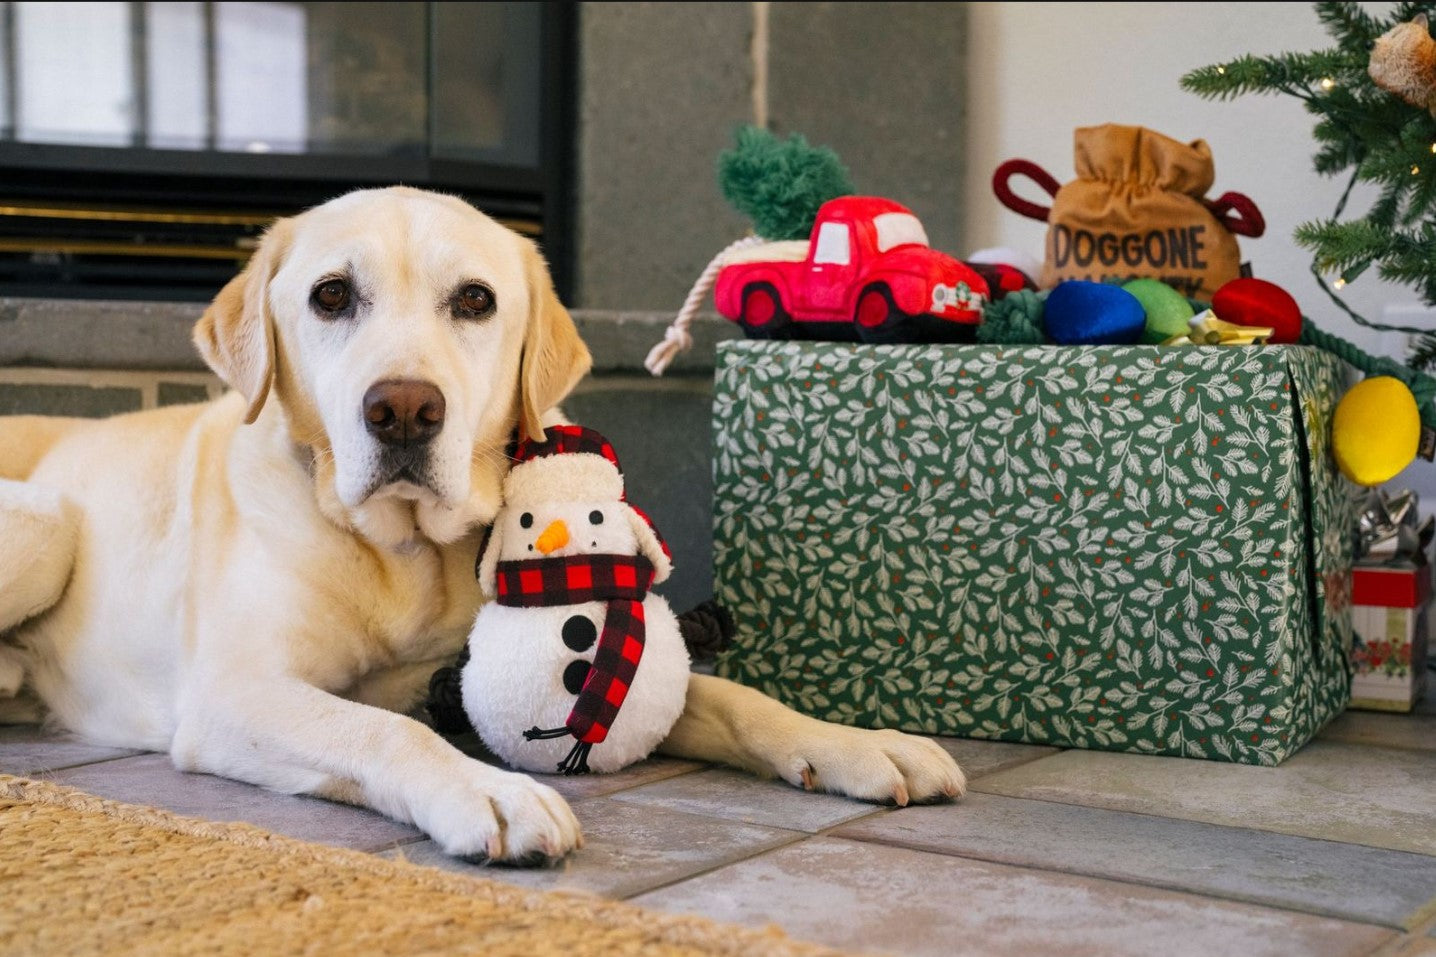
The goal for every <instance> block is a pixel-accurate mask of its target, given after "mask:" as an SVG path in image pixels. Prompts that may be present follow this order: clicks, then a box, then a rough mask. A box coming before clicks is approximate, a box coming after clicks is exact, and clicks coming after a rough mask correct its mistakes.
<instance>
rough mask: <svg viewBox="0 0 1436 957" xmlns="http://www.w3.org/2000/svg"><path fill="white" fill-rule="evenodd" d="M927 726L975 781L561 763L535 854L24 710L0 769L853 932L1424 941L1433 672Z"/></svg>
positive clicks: (1432, 819)
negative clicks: (1160, 704)
mask: <svg viewBox="0 0 1436 957" xmlns="http://www.w3.org/2000/svg"><path fill="white" fill-rule="evenodd" d="M1433 686H1436V682H1433ZM458 743H459V744H460V745H461V746H462V747H465V749H466V750H469V751H470V753H477V749H476V748H475V742H473V741H472V740H470V741H460V742H458ZM941 743H942V745H943V746H944V747H945V748H947V749H948V750H949V751H950V752H951V753H952V754H953V755H954V756H955V757H956V758H957V759H958V761H959V763H961V764H962V765H963V766H964V768H965V769H966V771H967V773H968V777H969V780H970V782H971V791H970V793H969V795H968V797H967V798H966V799H964V800H963V801H961V802H959V803H957V804H952V805H944V806H936V807H914V808H901V809H893V808H879V807H875V806H872V805H868V804H862V803H859V802H856V801H849V800H846V799H844V798H838V797H833V796H829V795H811V794H804V793H802V792H800V791H797V790H794V789H792V788H790V787H788V786H787V785H784V784H781V783H777V782H765V781H758V780H754V779H753V778H750V777H747V776H745V775H742V774H738V773H736V772H733V771H729V770H725V769H722V768H711V767H705V766H702V765H699V764H696V763H693V762H686V761H673V760H667V759H658V760H652V761H648V762H645V763H643V764H642V765H639V766H637V767H634V768H630V769H628V770H627V771H625V772H622V773H620V774H617V775H607V776H592V777H585V778H559V779H555V780H552V782H551V783H553V784H554V785H555V786H556V787H558V789H559V790H560V791H561V792H563V793H564V795H565V796H566V797H567V798H568V799H569V800H570V801H571V802H573V806H574V809H575V811H576V812H577V814H578V817H579V819H580V820H581V821H582V822H583V825H584V829H585V833H586V835H587V838H588V843H587V846H586V847H585V848H584V849H583V850H582V851H580V852H578V853H576V854H575V855H573V856H572V857H571V858H570V859H569V860H568V861H566V862H564V863H563V864H561V865H559V866H557V867H554V868H551V869H543V870H516V869H509V868H477V867H475V866H473V865H468V864H464V863H462V862H459V861H455V860H452V859H450V858H446V857H445V856H444V855H443V854H441V853H439V852H438V851H437V849H435V848H434V846H433V845H432V844H431V843H429V842H428V841H426V840H425V839H424V838H423V836H422V835H421V834H420V833H418V832H417V831H415V830H414V829H413V828H410V827H406V826H403V825H398V824H395V823H393V822H391V821H388V820H385V819H384V818H382V817H379V816H377V815H374V814H371V813H369V812H366V811H363V810H359V809H355V808H351V807H345V806H341V805H336V804H329V803H327V802H324V801H318V800H313V799H309V798H296V797H285V796H281V795H275V794H270V793H268V792H265V791H261V790H259V789H256V788H252V787H249V786H247V785H243V784H238V783H235V782H232V781H226V780H222V779H219V778H213V777H208V776H204V775H187V774H180V773H177V772H175V771H174V770H173V769H171V768H170V766H169V762H168V760H167V759H166V758H165V757H163V756H161V755H153V754H137V753H135V752H128V751H116V750H112V749H106V748H96V747H91V746H88V745H84V744H80V743H77V742H73V741H69V740H66V739H64V738H60V737H57V736H54V735H48V734H45V733H43V732H40V731H39V730H37V729H34V728H0V772H6V773H11V774H23V775H28V776H31V777H38V778H42V779H46V780H53V781H57V782H60V783H64V784H70V785H74V786H76V787H79V788H82V789H84V790H87V791H90V792H92V793H95V794H100V795H103V796H105V797H110V798H114V799H117V800H121V801H129V802H134V803H141V804H152V805H158V806H160V807H165V808H169V809H171V810H173V811H175V812H177V813H180V814H186V815H193V816H198V817H205V818H210V819H213V820H224V821H229V820H242V821H249V822H252V823H254V824H258V825H260V826H262V827H266V828H269V829H271V830H274V831H278V832H280V833H283V834H289V835H292V836H294V837H299V838H303V839H306V840H312V841H320V842H324V843H330V844H337V845H342V846H345V847H352V848H357V849H360V850H363V851H368V852H371V853H376V854H382V855H385V856H388V857H403V858H405V859H407V860H410V861H413V862H415V863H418V864H422V865H426V866H433V867H441V868H446V869H450V870H459V871H476V872H478V873H480V874H482V875H483V876H486V877H491V878H493V879H496V880H500V881H507V882H511V883H515V884H523V885H526V886H529V887H542V888H552V889H562V890H566V891H576V892H589V893H596V894H602V895H606V896H610V897H616V898H625V899H629V900H632V901H635V902H636V903H639V904H642V905H644V906H648V907H654V908H658V909H662V910H669V911H677V912H695V913H701V914H707V915H709V916H712V917H714V918H717V919H720V920H725V921H734V922H738V923H743V924H751V925H756V926H763V925H767V924H770V923H775V924H778V925H780V926H782V927H784V928H785V929H786V930H787V931H788V932H789V933H790V934H792V935H794V936H797V937H800V938H806V939H810V940H815V941H821V942H824V943H829V944H833V945H836V946H839V947H844V948H849V949H854V950H865V951H875V952H886V953H897V954H920V955H925V954H932V955H953V954H968V953H971V954H1033V953H1045V952H1051V951H1060V952H1062V953H1063V954H1064V955H1068V957H1075V955H1083V954H1101V955H1122V954H1141V955H1148V954H1152V953H1156V952H1161V953H1162V954H1163V955H1164V957H1176V955H1184V954H1194V955H1204V957H1205V955H1211V954H1243V955H1253V957H1255V955H1264V954H1271V955H1290V954H1323V955H1325V954H1330V955H1372V957H1414V955H1418V954H1420V955H1432V954H1436V694H1433V695H1432V696H1431V697H1430V698H1428V700H1427V701H1426V702H1425V703H1424V705H1423V706H1422V708H1421V709H1420V710H1419V711H1418V713H1417V714H1414V715H1409V716H1407V715H1385V714H1367V713H1362V712H1348V713H1347V714H1345V715H1343V716H1342V717H1341V718H1339V719H1338V720H1337V721H1336V722H1334V723H1333V724H1332V725H1331V726H1330V727H1329V728H1327V729H1326V731H1325V732H1324V733H1323V734H1322V735H1321V736H1320V738H1319V739H1318V740H1317V741H1315V742H1313V743H1312V744H1311V745H1308V746H1307V747H1306V748H1305V749H1303V750H1302V751H1301V752H1300V753H1299V754H1297V755H1296V756H1294V757H1293V758H1291V759H1290V760H1288V761H1287V762H1286V763H1285V764H1283V765H1282V766H1280V767H1278V768H1252V767H1245V766H1240V765H1231V764H1217V763H1212V762H1203V761H1185V760H1180V759H1173V758H1153V757H1138V756H1134V755H1125V754H1105V753H1099V752H1087V751H1061V750H1058V749H1055V748H1043V747H1035V746H1028V745H1017V744H1000V743H993V742H983V741H963V740H955V739H942V740H941ZM0 852H3V842H0Z"/></svg>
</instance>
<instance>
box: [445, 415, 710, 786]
mask: <svg viewBox="0 0 1436 957" xmlns="http://www.w3.org/2000/svg"><path fill="white" fill-rule="evenodd" d="M514 458H515V460H516V464H515V465H514V467H513V468H512V469H511V470H510V472H509V475H508V477H507V478H506V479H505V482H504V508H503V510H502V511H500V513H499V515H498V517H497V518H496V519H495V520H494V525H493V528H492V530H491V532H490V535H489V540H488V541H487V542H486V544H485V546H484V548H483V551H482V554H481V555H480V558H479V562H478V567H477V573H478V578H479V585H480V588H481V589H482V590H483V591H484V593H485V594H486V595H488V596H490V597H492V598H493V599H494V600H493V601H491V602H490V603H488V604H486V605H485V606H484V607H483V608H482V609H481V610H480V611H479V615H478V617H477V618H476V619H475V621H474V627H473V630H472V631H471V632H470V634H469V661H468V663H467V664H466V665H465V666H464V670H463V674H462V677H461V688H462V696H463V704H464V710H465V712H466V713H467V714H468V716H469V720H470V721H471V722H472V723H473V725H474V727H475V728H476V729H477V730H478V732H479V736H480V737H481V738H483V740H484V743H485V744H486V745H487V746H488V747H489V748H490V749H491V750H492V751H493V752H494V753H495V754H497V755H498V756H499V757H501V758H503V759H504V760H505V761H507V762H508V763H509V764H511V765H514V766H515V767H520V768H524V769H527V770H533V771H552V770H558V771H562V772H565V773H583V772H586V771H600V772H607V771H616V770H618V769H619V768H622V767H625V766H627V765H629V764H632V763H633V762H634V761H637V760H640V759H641V758H643V757H646V756H647V755H648V754H649V753H651V752H652V751H653V749H654V748H655V747H657V746H658V744H659V742H661V741H662V740H663V738H664V737H665V736H666V735H667V734H668V731H669V730H670V729H671V728H672V726H673V724H674V722H676V721H677V720H678V716H679V715H680V714H681V713H682V710H683V703H684V700H685V698H686V697H687V690H688V669H689V660H688V652H687V649H686V648H685V647H684V643H683V637H682V634H681V632H680V631H679V628H678V622H677V619H676V618H675V617H674V615H673V611H672V609H670V608H669V607H668V603H667V602H666V601H664V600H663V598H661V597H659V596H658V595H654V594H651V593H650V592H649V587H650V586H651V585H653V584H654V583H656V582H661V581H663V580H664V579H665V578H667V577H668V574H669V572H670V571H671V570H672V560H671V558H670V556H669V554H668V551H667V548H666V547H665V546H664V545H663V542H662V540H661V539H660V538H659V537H658V534H657V532H656V531H655V530H654V528H653V527H652V526H651V525H650V524H649V523H648V520H647V518H646V517H645V516H644V515H643V514H642V513H641V512H639V511H638V510H637V509H635V508H634V507H633V506H632V505H630V504H629V503H628V502H627V501H626V500H625V498H624V491H623V476H622V474H621V472H620V471H619V467H618V458H617V456H616V455H615V454H614V452H613V449H612V447H611V446H610V445H609V443H608V442H607V440H605V439H604V438H603V436H601V435H599V434H598V433H597V432H594V431H593V430H591V429H585V428H583V427H581V426H554V427H551V428H549V429H548V430H547V431H546V434H545V439H544V441H543V442H532V441H525V442H523V443H520V445H519V447H518V449H517V451H516V452H515V455H514ZM575 655H577V657H575Z"/></svg>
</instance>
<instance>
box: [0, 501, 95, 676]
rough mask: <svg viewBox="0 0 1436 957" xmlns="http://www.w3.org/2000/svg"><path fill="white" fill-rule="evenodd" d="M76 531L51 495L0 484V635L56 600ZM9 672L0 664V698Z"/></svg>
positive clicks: (72, 555)
mask: <svg viewBox="0 0 1436 957" xmlns="http://www.w3.org/2000/svg"><path fill="white" fill-rule="evenodd" d="M76 528H77V520H76V519H75V517H74V515H73V512H72V510H69V509H67V508H66V507H65V503H64V500H63V499H62V497H61V496H60V495H59V494H58V493H57V492H54V491H51V490H50V489H47V488H44V487H42V486H38V485H31V484H29V483H26V482H13V481H9V480H6V479H0V633H3V632H5V631H8V630H9V629H11V628H14V627H15V626H16V625H18V624H20V623H21V622H22V621H24V620H25V619H27V618H30V617H32V616H34V615H38V614H39V613H40V612H42V611H44V610H45V609H46V608H49V607H50V606H51V605H53V604H54V603H55V602H56V601H57V600H59V598H60V593H61V592H63V591H64V590H65V584H66V583H67V582H68V581H69V579H70V568H71V566H72V564H73V563H74V558H75V539H76ZM12 664H13V662H12ZM10 670H13V669H7V668H6V666H5V664H4V663H3V662H0V693H3V692H4V690H5V688H7V687H8V686H9V685H10V683H11V682H10V681H8V680H7V678H8V677H13V675H9V671H10ZM16 690H18V685H17V689H16ZM11 693H12V694H13V693H14V692H13V691H12V692H11Z"/></svg>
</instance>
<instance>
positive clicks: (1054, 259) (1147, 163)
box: [992, 123, 1266, 300]
mask: <svg viewBox="0 0 1436 957" xmlns="http://www.w3.org/2000/svg"><path fill="white" fill-rule="evenodd" d="M1074 145H1075V157H1074V164H1073V165H1074V166H1075V167H1076V170H1077V178H1076V179H1074V180H1073V181H1072V182H1070V183H1068V184H1067V185H1066V186H1061V187H1059V186H1058V183H1057V180H1056V179H1054V178H1053V177H1052V175H1051V174H1050V173H1048V172H1047V171H1046V170H1044V169H1043V168H1042V167H1040V166H1038V165H1037V164H1036V163H1033V162H1030V161H1028V160H1023V159H1012V160H1008V161H1007V162H1005V163H1003V164H1002V165H1001V166H999V167H998V168H997V171H996V173H994V174H993V178H992V189H993V192H995V193H996V194H997V198H998V200H999V201H1000V202H1001V203H1002V204H1003V205H1004V206H1006V207H1007V208H1008V209H1011V210H1013V211H1014V212H1017V213H1020V214H1021V215H1023V216H1027V217H1029V218H1031V219H1037V220H1042V221H1044V222H1046V223H1048V230H1047V254H1046V260H1045V262H1044V263H1043V267H1042V277H1041V279H1040V281H1039V285H1040V286H1042V288H1044V289H1048V288H1051V287H1053V286H1055V285H1057V284H1058V283H1059V282H1061V281H1062V280H1064V279H1087V280H1091V281H1094V282H1108V281H1118V282H1126V281H1128V280H1131V279H1143V278H1145V279H1157V280H1160V281H1161V282H1164V283H1166V284H1167V285H1169V286H1172V287H1173V288H1175V289H1176V290H1177V291H1179V292H1181V293H1182V294H1183V295H1185V296H1187V297H1188V298H1192V299H1204V300H1210V299H1211V297H1212V294H1213V293H1215V292H1216V291H1217V289H1218V288H1220V287H1221V286H1222V285H1224V284H1225V283H1227V282H1228V281H1229V280H1232V279H1236V278H1237V277H1238V276H1240V275H1241V274H1242V268H1241V254H1240V252H1239V251H1238V249H1237V240H1236V236H1238V235H1241V236H1251V237H1253V238H1255V237H1258V236H1260V235H1261V234H1262V233H1263V232H1265V231H1266V222H1265V221H1264V220H1263V219H1262V215H1261V212H1260V211H1259V210H1258V209H1257V207H1256V204H1255V203H1253V202H1252V201H1251V200H1250V199H1248V198H1247V197H1246V196H1243V195H1242V194H1241V193H1224V194H1223V195H1222V196H1220V197H1219V198H1218V199H1216V200H1215V201H1212V200H1208V199H1206V198H1205V197H1206V193H1207V191H1208V190H1209V189H1211V187H1212V182H1213V181H1214V180H1215V178H1216V172H1215V169H1214V167H1213V165H1212V151H1211V148H1210V147H1208V146H1207V144H1206V141H1204V140H1194V141H1192V142H1191V143H1181V142H1178V141H1177V140H1174V139H1172V138H1171V137H1168V136H1163V135H1162V134H1160V133H1156V132H1153V131H1152V130H1149V129H1146V128H1144V127H1140V126H1119V125H1117V124H1114V123H1108V124H1105V125H1103V126H1090V127H1084V128H1082V129H1078V130H1077V131H1076V133H1075V135H1074ZM1017 175H1022V176H1027V177H1028V178H1030V179H1031V180H1033V182H1035V183H1037V185H1038V186H1040V187H1041V188H1042V189H1043V190H1045V191H1046V192H1047V193H1048V194H1049V195H1050V196H1052V198H1053V199H1052V206H1051V208H1048V207H1046V206H1041V205H1038V204H1037V203H1033V202H1029V201H1028V200H1025V199H1022V198H1021V197H1019V196H1017V195H1016V193H1014V192H1013V191H1012V188H1011V186H1010V185H1009V180H1010V179H1011V178H1012V177H1013V176H1017Z"/></svg>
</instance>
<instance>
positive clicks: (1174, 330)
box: [1122, 279, 1196, 346]
mask: <svg viewBox="0 0 1436 957" xmlns="http://www.w3.org/2000/svg"><path fill="white" fill-rule="evenodd" d="M1122 288H1123V289H1125V290H1127V291H1128V292H1130V293H1131V294H1132V295H1133V296H1136V297H1137V301H1138V302H1140V303H1141V304H1142V309H1143V311H1145V312H1146V313H1147V325H1146V328H1145V329H1144V330H1143V331H1142V338H1141V340H1140V341H1141V342H1143V343H1145V344H1147V345H1149V346H1154V345H1160V344H1161V343H1163V342H1165V341H1167V340H1168V339H1170V338H1172V337H1173V336H1185V335H1186V334H1187V333H1188V332H1190V331H1191V329H1190V328H1189V327H1188V325H1187V321H1188V320H1190V319H1191V318H1192V316H1194V315H1196V310H1194V309H1193V308H1192V304H1191V303H1190V302H1188V301H1187V299H1186V297H1185V296H1183V295H1182V294H1181V293H1179V292H1177V290H1175V289H1173V288H1172V287H1171V286H1169V285H1167V284H1166V283H1164V282H1158V281H1157V280H1155V279H1133V280H1132V281H1131V282H1129V283H1127V284H1126V285H1124V286H1123V287H1122Z"/></svg>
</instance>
